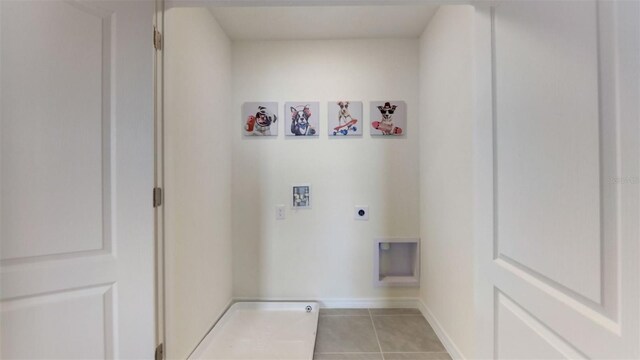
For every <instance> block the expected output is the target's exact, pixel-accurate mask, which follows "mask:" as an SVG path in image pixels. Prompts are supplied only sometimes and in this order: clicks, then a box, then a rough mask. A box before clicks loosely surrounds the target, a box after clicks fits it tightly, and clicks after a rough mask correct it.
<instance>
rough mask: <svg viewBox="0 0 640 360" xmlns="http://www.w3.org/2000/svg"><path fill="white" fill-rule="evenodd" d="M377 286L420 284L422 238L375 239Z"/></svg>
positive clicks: (411, 285) (412, 285)
mask: <svg viewBox="0 0 640 360" xmlns="http://www.w3.org/2000/svg"><path fill="white" fill-rule="evenodd" d="M374 246H375V251H374V253H375V258H374V264H375V266H374V283H375V285H376V286H405V287H418V286H420V239H415V238H386V239H375V241H374Z"/></svg>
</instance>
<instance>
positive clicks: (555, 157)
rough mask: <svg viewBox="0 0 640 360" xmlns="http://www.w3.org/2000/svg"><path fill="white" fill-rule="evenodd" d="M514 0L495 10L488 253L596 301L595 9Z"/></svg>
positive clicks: (598, 235) (598, 261)
mask: <svg viewBox="0 0 640 360" xmlns="http://www.w3.org/2000/svg"><path fill="white" fill-rule="evenodd" d="M516 3H517V4H516ZM516 3H513V4H508V3H505V4H503V5H500V6H498V7H497V8H496V10H495V30H494V36H495V39H494V41H495V54H494V62H495V63H494V67H495V89H496V90H495V91H496V94H495V96H496V108H495V114H494V116H495V117H494V121H495V136H496V145H495V146H496V165H495V166H496V168H495V175H496V180H495V181H496V183H495V187H496V195H495V196H496V206H497V219H496V233H497V238H496V241H497V244H495V246H496V247H497V251H496V252H497V255H498V256H502V257H505V258H507V259H509V260H512V262H513V263H515V264H518V265H521V266H523V267H525V268H527V269H528V270H529V271H532V272H533V273H536V274H538V275H540V276H541V277H542V278H544V279H548V280H550V281H552V282H554V283H555V284H559V285H560V286H559V288H561V289H565V288H566V289H569V290H570V291H571V292H573V293H577V294H579V295H581V296H583V297H586V298H588V299H589V300H591V301H593V302H595V303H596V304H600V303H601V302H602V299H601V293H602V281H601V279H602V276H601V273H602V264H601V256H602V252H601V238H602V236H601V226H602V224H601V198H600V196H601V188H600V172H601V169H600V141H601V139H600V130H599V126H600V125H599V121H600V119H599V109H598V104H599V90H598V57H597V53H598V38H597V36H598V34H597V8H596V5H595V2H562V1H554V2H528V3H521V2H516ZM576 59H580V60H579V61H576ZM522 69H527V70H526V71H522Z"/></svg>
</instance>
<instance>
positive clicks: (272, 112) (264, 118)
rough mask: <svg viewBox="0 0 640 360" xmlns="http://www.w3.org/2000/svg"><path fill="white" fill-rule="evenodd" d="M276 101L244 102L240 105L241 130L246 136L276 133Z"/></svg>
mask: <svg viewBox="0 0 640 360" xmlns="http://www.w3.org/2000/svg"><path fill="white" fill-rule="evenodd" d="M277 114H278V103H277V102H246V103H244V104H243V105H242V130H243V133H244V135H246V136H277V135H278V120H279V119H278V115H277Z"/></svg>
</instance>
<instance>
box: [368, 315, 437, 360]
mask: <svg viewBox="0 0 640 360" xmlns="http://www.w3.org/2000/svg"><path fill="white" fill-rule="evenodd" d="M373 322H374V324H375V329H376V332H377V334H378V339H379V340H380V347H381V348H382V352H445V351H446V350H445V349H444V346H442V343H440V340H438V337H437V336H436V334H435V332H434V331H433V329H432V328H431V326H429V324H428V323H427V321H426V320H425V319H424V318H423V317H422V316H420V315H416V316H406V315H399V316H374V317H373Z"/></svg>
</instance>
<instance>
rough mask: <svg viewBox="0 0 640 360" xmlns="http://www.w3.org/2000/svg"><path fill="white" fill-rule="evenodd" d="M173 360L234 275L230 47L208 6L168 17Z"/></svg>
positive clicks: (199, 332)
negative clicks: (232, 257)
mask: <svg viewBox="0 0 640 360" xmlns="http://www.w3.org/2000/svg"><path fill="white" fill-rule="evenodd" d="M165 26H166V27H165V34H166V38H165V48H164V49H165V69H166V71H165V89H166V93H165V100H166V102H165V124H166V143H165V156H166V168H165V169H166V171H165V181H166V185H165V186H166V197H165V200H166V202H165V204H166V237H165V243H166V289H167V298H166V308H167V310H166V311H167V319H166V335H167V336H166V338H167V349H166V350H167V358H170V359H173V358H180V359H184V358H186V357H187V356H188V355H189V353H190V352H191V351H192V350H193V349H194V348H195V346H196V345H197V343H198V342H199V341H200V340H201V339H202V337H203V336H204V335H205V334H206V332H207V330H208V329H209V328H210V327H211V325H212V324H213V323H214V321H215V320H216V319H217V318H218V317H219V315H220V314H221V313H222V311H224V309H225V307H226V305H227V304H228V302H229V301H230V299H231V296H232V285H231V281H232V276H231V197H230V191H229V190H230V189H231V154H230V149H231V138H230V136H229V132H230V131H231V122H230V121H229V119H230V118H231V110H230V106H229V104H230V103H231V76H230V75H231V74H230V73H231V47H230V41H229V39H228V38H227V36H226V35H225V34H224V32H223V31H222V29H221V28H220V27H219V26H218V24H217V23H216V21H215V20H214V18H213V16H212V15H211V13H210V12H209V11H208V10H205V9H200V8H177V9H171V10H169V11H167V13H166V15H165Z"/></svg>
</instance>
